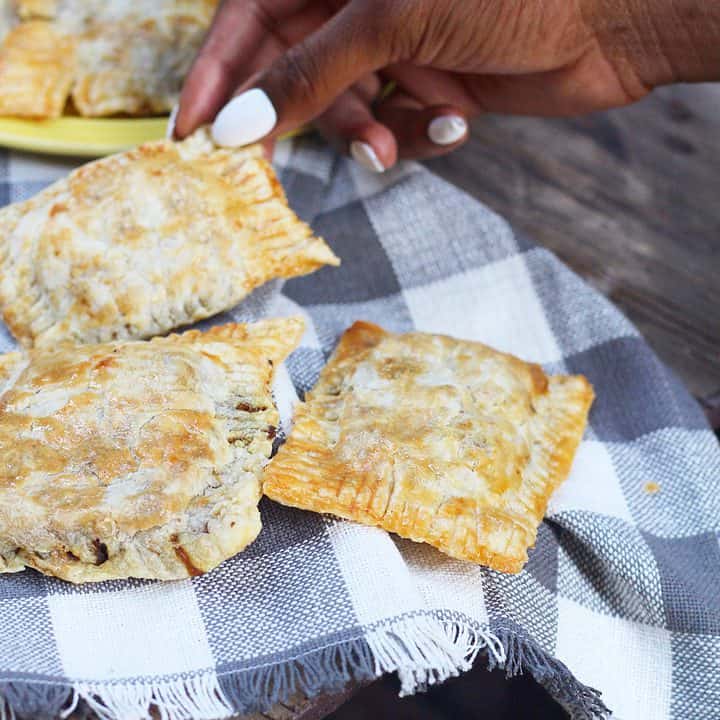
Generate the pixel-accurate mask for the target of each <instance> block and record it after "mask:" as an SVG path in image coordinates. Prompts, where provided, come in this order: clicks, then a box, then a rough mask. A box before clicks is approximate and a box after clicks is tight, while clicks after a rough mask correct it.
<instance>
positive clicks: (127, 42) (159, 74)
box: [72, 20, 205, 117]
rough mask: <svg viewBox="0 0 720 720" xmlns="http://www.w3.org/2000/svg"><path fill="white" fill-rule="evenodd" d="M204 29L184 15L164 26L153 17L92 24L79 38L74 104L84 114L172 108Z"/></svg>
mask: <svg viewBox="0 0 720 720" xmlns="http://www.w3.org/2000/svg"><path fill="white" fill-rule="evenodd" d="M204 34H205V28H204V27H203V26H200V25H194V24H188V23H186V22H185V21H183V20H181V21H179V22H177V23H174V24H172V25H171V26H170V27H168V28H167V29H164V30H162V29H161V28H160V27H159V26H158V23H157V22H155V21H154V20H151V21H148V22H147V23H144V24H137V23H136V22H134V21H132V20H126V21H124V22H117V23H115V24H113V25H110V26H101V27H97V28H90V29H88V30H87V31H85V32H84V33H83V35H82V36H81V39H80V41H79V43H78V71H77V74H76V76H75V83H74V85H73V90H72V99H73V103H74V105H75V108H76V109H77V111H78V112H79V113H80V114H81V115H84V116H86V117H102V116H107V115H118V114H124V115H158V114H160V113H163V112H167V111H169V110H170V109H171V108H172V107H173V105H174V104H176V103H177V101H178V93H179V91H180V88H181V87H182V82H183V79H184V78H185V75H186V74H187V72H188V70H189V69H190V64H191V62H192V60H193V57H194V56H195V52H196V51H197V49H198V47H199V46H200V42H201V41H202V38H203V36H204Z"/></svg>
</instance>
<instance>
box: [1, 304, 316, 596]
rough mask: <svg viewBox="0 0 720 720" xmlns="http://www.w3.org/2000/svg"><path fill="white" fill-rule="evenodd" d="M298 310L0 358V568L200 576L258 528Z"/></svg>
mask: <svg viewBox="0 0 720 720" xmlns="http://www.w3.org/2000/svg"><path fill="white" fill-rule="evenodd" d="M303 328H304V324H303V321H302V319H301V318H287V319H278V320H267V321H263V322H259V323H255V324H249V325H241V324H229V325H222V326H218V327H214V328H212V329H210V330H208V331H207V332H200V331H197V330H192V331H189V332H186V333H184V334H182V335H170V336H168V337H165V338H155V339H153V340H151V341H149V342H145V341H134V342H119V343H107V344H101V345H81V346H70V345H64V346H62V347H60V348H59V349H54V350H31V351H30V352H29V353H21V352H15V353H9V354H7V355H3V356H0V572H14V571H19V570H22V569H23V568H25V567H32V568H36V569H37V570H40V571H41V572H44V573H46V574H49V575H55V576H57V577H60V578H63V579H65V580H70V581H71V582H76V583H78V582H87V581H98V580H108V579H114V578H126V577H138V578H159V579H175V578H185V577H188V576H192V575H199V574H200V573H203V572H206V571H208V570H210V569H212V568H214V567H215V566H216V565H218V564H219V563H220V562H222V561H223V560H225V559H226V558H229V557H230V556H232V555H234V554H236V553H237V552H239V551H240V550H242V549H243V548H244V547H245V546H246V545H248V544H249V543H250V542H252V541H253V540H254V539H255V537H256V535H257V534H258V532H259V531H260V515H259V513H258V510H257V503H258V500H259V498H260V474H261V469H262V466H263V465H264V464H265V462H266V461H267V458H268V457H269V456H270V452H271V449H272V442H273V438H274V436H275V428H276V426H277V424H278V413H277V410H276V409H275V407H274V406H273V401H272V395H271V380H272V377H273V368H274V367H277V365H278V364H279V363H281V362H282V361H283V359H284V358H285V356H286V355H288V353H290V352H291V351H292V350H293V349H294V348H295V347H296V345H297V344H298V342H299V341H300V337H301V335H302V332H303Z"/></svg>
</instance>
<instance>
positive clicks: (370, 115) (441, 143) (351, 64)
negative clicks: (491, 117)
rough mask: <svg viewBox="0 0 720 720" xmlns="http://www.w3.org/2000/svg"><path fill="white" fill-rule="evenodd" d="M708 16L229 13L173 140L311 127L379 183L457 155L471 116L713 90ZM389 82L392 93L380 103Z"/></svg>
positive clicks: (640, 4)
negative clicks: (198, 133)
mask: <svg viewBox="0 0 720 720" xmlns="http://www.w3.org/2000/svg"><path fill="white" fill-rule="evenodd" d="M704 5H708V6H713V5H718V6H720V3H688V2H686V1H685V0H501V1H499V0H463V2H453V0H349V1H343V0H224V2H222V4H221V5H220V7H219V9H218V12H217V14H216V16H215V19H214V21H213V25H212V28H211V29H210V32H209V33H208V37H207V39H206V41H205V43H204V45H203V47H202V49H201V50H200V53H199V54H198V57H197V58H196V60H195V63H194V65H193V67H192V69H191V71H190V74H189V76H188V78H187V81H186V83H185V87H184V88H183V92H182V97H181V101H180V110H179V113H178V117H177V123H176V134H177V135H178V136H179V137H183V136H185V135H187V134H188V133H189V132H191V131H192V130H193V129H194V128H195V127H197V126H198V125H200V124H202V123H204V122H209V121H210V120H212V119H213V118H214V117H215V116H216V114H217V113H218V111H219V110H220V109H221V108H223V109H222V111H221V112H220V114H219V115H218V116H217V118H216V119H215V123H214V125H213V134H214V136H215V139H216V141H218V142H219V143H220V144H224V145H242V144H246V143H250V142H255V141H257V140H260V139H263V138H265V139H272V138H274V137H276V136H277V135H278V134H280V133H283V132H286V131H288V130H291V129H293V128H297V127H299V126H301V125H303V124H304V123H307V122H309V121H314V123H315V125H316V126H317V127H318V129H319V130H320V131H321V132H322V133H323V134H324V135H325V136H326V137H328V138H329V139H330V140H331V141H333V142H334V143H335V144H337V145H338V146H340V147H341V148H343V149H345V150H346V149H350V151H351V152H352V154H353V156H354V157H355V159H356V160H358V161H359V162H361V163H362V164H363V165H365V166H367V167H369V168H370V169H374V170H376V171H382V170H384V169H387V168H389V167H391V166H392V165H393V164H394V163H395V162H396V160H397V159H398V158H399V157H400V158H402V157H430V156H433V155H439V154H442V153H445V152H447V151H448V150H452V149H454V148H456V147H458V146H459V145H461V144H462V142H463V141H464V140H465V139H466V137H467V119H468V118H470V117H473V116H476V115H478V114H480V113H484V112H494V113H519V114H531V115H545V116H549V115H575V114H582V113H588V112H592V111H595V110H601V109H605V108H610V107H616V106H620V105H626V104H628V103H631V102H634V101H635V100H638V99H640V98H641V97H643V96H644V95H645V94H647V93H648V92H649V91H650V90H651V89H652V88H653V87H655V86H656V85H659V84H664V83H668V82H673V81H676V80H678V79H685V80H695V79H705V78H707V76H708V70H707V68H708V67H710V66H711V65H712V62H711V61H713V62H716V64H715V67H716V68H720V62H717V60H720V51H718V50H717V48H718V47H720V43H718V38H716V37H715V38H712V37H708V36H709V35H710V33H709V31H708V30H703V29H702V26H703V24H707V26H708V27H710V26H712V27H714V28H715V29H717V27H718V25H719V23H718V20H720V18H718V17H717V16H718V11H717V10H713V9H708V8H704V7H703V6H704ZM677 6H683V7H684V6H688V8H687V10H686V11H685V10H683V7H680V9H678V7H677ZM663 12H664V14H663ZM711 15H712V16H714V17H710V16H711ZM705 16H707V17H705ZM711 21H713V22H712V23H711ZM663 27H666V31H667V35H663V34H662V31H661V30H659V29H658V28H663ZM703 33H704V35H703ZM698 34H700V35H701V37H702V38H703V39H704V40H705V42H704V45H707V47H708V48H709V50H708V52H706V53H704V54H703V52H701V51H699V49H698ZM677 38H682V39H683V40H684V42H688V41H689V42H690V44H691V47H692V49H693V52H692V53H687V52H686V50H687V48H684V47H683V42H681V41H679V40H677ZM716 72H717V71H716ZM388 81H393V83H394V85H395V89H394V91H393V92H391V93H390V94H389V95H388V96H387V97H384V98H381V97H380V92H381V89H382V88H383V86H384V85H385V84H386V83H387V82H388ZM247 91H250V92H247ZM232 95H235V96H237V97H235V98H234V99H233V100H231V101H230V102H229V103H227V105H225V103H226V102H227V101H228V98H230V97H231V96H232ZM223 106H224V107H223Z"/></svg>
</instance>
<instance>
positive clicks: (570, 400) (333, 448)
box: [263, 322, 593, 573]
mask: <svg viewBox="0 0 720 720" xmlns="http://www.w3.org/2000/svg"><path fill="white" fill-rule="evenodd" d="M592 400H593V390H592V387H591V386H590V384H589V383H588V381H587V380H586V379H585V378H584V377H582V376H559V375H558V376H552V377H548V376H547V375H545V373H544V372H543V370H542V369H541V368H540V367H539V366H538V365H534V364H532V363H527V362H523V361H522V360H520V359H518V358H516V357H513V356H512V355H506V354H504V353H500V352H497V351H495V350H493V349H491V348H489V347H487V346H485V345H482V344H480V343H476V342H468V341H464V340H456V339H454V338H450V337H444V336H439V335H428V334H423V333H408V334H406V335H395V334H392V333H389V332H386V331H384V330H383V329H382V328H380V327H377V326H376V325H371V324H369V323H365V322H357V323H355V324H354V325H353V326H352V327H351V328H350V329H349V330H348V331H347V332H346V333H345V335H343V337H342V339H341V340H340V344H339V345H338V348H337V350H336V351H335V354H334V355H333V357H332V358H331V359H330V361H329V363H328V364H327V366H326V367H325V368H324V370H323V371H322V373H321V375H320V379H319V381H318V384H317V385H316V386H315V388H314V389H313V390H312V392H311V393H309V394H308V397H307V399H306V402H305V403H304V404H302V405H300V406H299V407H298V409H297V411H296V417H295V422H294V426H293V429H292V432H291V433H290V437H289V439H288V441H287V442H286V443H285V445H283V446H282V447H281V448H280V450H279V451H278V454H277V455H276V456H275V458H274V459H273V460H272V461H271V462H270V464H269V465H268V466H267V468H266V470H265V473H264V476H263V491H264V493H265V494H266V495H267V496H268V497H270V498H272V499H273V500H277V501H278V502H281V503H284V504H286V505H292V506H295V507H300V508H305V509H308V510H314V511H317V512H327V513H333V514H335V515H338V516H340V517H344V518H348V519H350V520H355V521H357V522H361V523H365V524H368V525H378V526H380V527H382V528H385V529H386V530H389V531H392V532H395V533H397V534H398V535H402V536H403V537H406V538H410V539H411V540H416V541H422V542H426V543H430V544H431V545H434V546H435V547H437V548H439V549H440V550H442V551H443V552H445V553H447V554H448V555H451V556H453V557H456V558H461V559H466V560H471V561H473V562H477V563H482V564H483V565H488V566H489V567H491V568H494V569H496V570H500V571H503V572H511V573H516V572H519V571H520V570H521V569H522V567H523V566H524V564H525V562H526V560H527V550H528V548H530V547H531V546H532V545H533V544H534V542H535V536H536V533H537V527H538V525H539V524H540V522H541V520H542V518H543V515H544V513H545V508H546V506H547V502H548V499H549V497H550V494H551V493H552V492H553V490H554V489H555V488H556V487H557V486H558V485H559V484H560V483H561V482H562V481H563V480H564V479H565V477H566V476H567V475H568V472H569V470H570V466H571V463H572V460H573V456H574V454H575V451H576V448H577V446H578V444H579V442H580V440H581V438H582V435H583V431H584V428H585V424H586V420H587V414H588V410H589V408H590V404H591V403H592Z"/></svg>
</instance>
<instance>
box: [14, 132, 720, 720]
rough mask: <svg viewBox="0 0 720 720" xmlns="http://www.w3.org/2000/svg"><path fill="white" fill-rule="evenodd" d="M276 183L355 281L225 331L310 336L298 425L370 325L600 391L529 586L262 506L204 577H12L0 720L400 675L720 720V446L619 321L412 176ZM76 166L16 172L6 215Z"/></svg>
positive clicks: (321, 159)
mask: <svg viewBox="0 0 720 720" xmlns="http://www.w3.org/2000/svg"><path fill="white" fill-rule="evenodd" d="M278 165H279V167H281V168H282V179H283V182H284V185H285V187H286V188H287V190H288V194H289V197H290V200H291V203H292V205H293V206H294V207H295V209H296V210H297V211H298V212H299V214H300V215H301V216H302V217H304V218H306V219H307V220H309V221H310V222H311V223H312V225H313V226H314V228H315V230H316V231H317V232H318V233H320V234H321V235H323V236H324V237H325V238H326V239H327V240H328V242H329V243H330V245H332V247H333V249H334V250H335V252H336V253H337V254H338V255H339V256H340V257H341V258H342V260H343V264H342V266H341V267H340V268H326V269H323V270H321V271H320V272H318V273H315V274H314V275H311V276H309V277H306V278H302V279H297V280H293V281H290V282H288V283H286V284H285V285H284V286H283V285H281V284H280V283H270V284H269V285H267V286H265V287H264V288H262V289H260V290H259V291H258V292H256V293H255V294H254V295H253V296H251V297H250V298H248V300H246V301H245V302H244V303H242V304H241V305H240V306H238V307H237V308H236V309H234V310H233V311H231V312H229V313H226V314H225V315H224V316H222V317H220V318H217V319H215V320H213V322H219V321H223V320H227V319H243V320H244V319H248V318H250V319H254V318H257V317H260V316H271V315H280V314H290V313H297V312H303V313H304V314H305V315H306V317H307V318H308V320H309V321H310V322H309V328H310V329H309V331H308V332H307V333H306V337H305V338H304V341H303V344H302V347H301V348H300V349H299V350H298V351H297V352H296V353H295V354H294V355H293V356H292V357H291V358H290V360H289V361H288V363H287V369H288V371H289V377H290V378H291V379H292V384H291V383H290V382H289V381H288V380H287V378H288V374H285V375H284V377H285V380H286V381H285V382H284V383H283V382H282V379H283V377H282V375H281V381H280V383H279V390H278V396H279V399H280V402H281V406H282V407H283V408H284V409H285V414H286V415H287V408H288V407H289V405H290V403H291V401H292V395H293V390H292V385H294V388H295V389H296V390H297V391H298V393H300V394H301V395H302V393H303V392H304V391H305V390H307V389H308V388H310V387H311V386H312V385H313V384H314V382H315V380H316V378H317V375H318V372H319V370H320V368H321V367H322V365H323V363H324V362H325V360H326V358H327V357H328V355H329V353H330V352H331V351H332V349H333V347H334V345H335V343H336V342H337V339H338V337H339V335H340V333H341V332H342V331H343V330H344V329H345V328H346V327H347V326H348V325H349V324H350V323H351V322H352V321H354V320H356V319H358V318H363V319H367V320H370V321H373V322H376V323H379V324H381V325H384V326H385V327H387V328H388V329H390V330H396V331H404V330H410V329H412V328H418V329H421V330H426V331H430V332H440V333H446V334H452V335H456V336H458V337H462V338H468V339H474V340H481V341H482V342H485V343H487V344H489V345H492V346H494V347H496V348H498V349H501V350H505V351H509V352H512V353H515V354H517V355H519V356H520V357H523V358H525V359H527V360H533V361H537V362H540V363H542V364H543V365H544V367H545V368H546V369H547V370H548V371H550V372H571V373H584V374H585V375H587V376H588V377H589V378H590V380H591V381H592V383H593V385H594V386H595V388H596V391H597V400H596V402H595V405H594V407H593V410H592V412H591V416H590V428H589V431H588V433H587V435H586V438H585V440H584V442H583V443H582V445H581V447H580V450H579V452H578V456H577V459H576V462H575V465H574V468H573V471H572V474H571V476H570V478H569V479H568V481H567V482H566V483H565V484H564V485H563V486H562V487H561V488H560V489H559V490H558V492H557V493H556V494H555V496H554V498H553V500H552V503H551V507H550V509H549V512H548V516H547V519H546V520H545V521H544V523H543V524H542V526H541V527H540V532H539V535H538V540H537V546H536V548H535V550H534V551H532V552H531V554H530V561H529V562H528V565H527V567H526V568H525V570H524V571H523V572H522V573H521V574H520V575H517V576H507V575H502V574H500V573H496V572H493V571H491V570H487V569H485V568H481V567H477V566H475V565H471V564H467V563H464V562H460V561H457V560H453V559H451V558H448V557H445V556H443V555H442V554H440V553H439V552H437V551H435V550H434V549H433V548H430V547H427V546H424V545H418V544H415V543H412V542H409V541H404V540H399V539H397V538H394V537H391V536H389V535H388V534H386V533H384V532H383V531H381V530H377V529H371V528H365V527H361V526H357V525H354V524H352V523H347V522H341V521H336V520H333V519H330V518H326V517H322V516H320V515H314V514H311V513H306V512H301V511H297V510H292V509H288V508H284V507H282V506H280V505H276V504H273V503H271V502H268V501H263V503H262V505H261V509H262V514H263V523H264V528H263V531H262V533H261V534H260V536H259V538H258V539H257V541H256V542H255V543H254V544H253V545H251V546H250V547H249V548H248V549H247V550H246V551H245V552H243V553H241V554H240V555H238V556H237V557H235V558H233V559H231V560H229V561H227V562H226V563H224V564H223V565H222V566H221V567H220V568H218V569H217V570H215V571H213V572H212V573H210V574H208V575H206V576H204V577H199V578H194V579H192V580H186V581H182V582H172V583H161V582H146V581H127V582H107V583H102V584H98V585H86V586H82V587H75V586H71V585H69V584H66V583H63V582H61V581H59V580H55V579H52V578H47V577H44V576H42V575H40V574H37V573H35V572H33V571H30V570H28V571H25V572H23V573H19V574H15V575H7V576H0V695H1V696H2V698H4V705H3V707H4V713H5V714H4V715H3V711H0V716H1V717H7V716H8V715H9V714H10V712H11V710H12V711H14V712H15V713H17V714H25V715H27V716H30V717H33V718H38V717H41V716H44V715H50V716H54V715H59V714H60V713H61V712H62V711H66V712H67V711H69V710H72V708H74V707H76V706H77V705H78V704H80V705H82V706H84V707H88V706H89V707H90V708H92V709H93V710H94V711H95V712H97V713H98V714H99V715H100V716H101V717H103V718H117V719H120V720H128V719H130V718H150V717H151V715H150V708H151V706H154V708H155V712H156V713H159V716H160V717H162V718H166V719H167V720H175V719H179V718H193V719H199V718H219V717H223V716H227V715H229V714H232V713H234V712H239V711H249V710H253V709H256V708H258V707H263V706H266V705H267V704H269V703H272V702H273V701H275V700H277V699H282V698H284V697H286V696H287V695H288V694H289V693H290V692H292V691H293V689H299V690H302V691H304V692H306V693H309V694H312V693H315V692H319V691H322V690H332V689H335V688H339V687H340V686H342V685H343V684H344V683H345V682H346V681H347V680H349V679H350V678H352V677H355V678H360V679H367V678H371V677H375V676H377V675H379V674H382V673H384V672H397V673H399V675H400V678H401V681H402V685H403V689H404V691H405V692H413V691H414V690H416V689H417V688H419V687H422V686H424V685H427V684H428V683H432V682H439V681H442V680H443V679H445V678H446V677H448V676H450V675H453V674H456V673H457V672H459V671H461V670H463V669H466V668H468V667H469V665H470V663H471V662H472V661H473V659H474V658H475V657H476V656H477V662H482V663H486V664H488V665H490V666H497V665H500V666H504V667H506V668H507V670H508V672H510V673H515V672H519V671H525V672H529V673H531V674H532V675H534V676H535V677H536V678H537V679H538V680H539V681H540V682H541V683H543V684H544V685H545V686H546V687H547V688H548V689H549V690H550V692H551V693H552V694H553V695H554V696H555V697H556V698H557V699H558V700H559V701H560V702H561V703H562V704H563V705H564V707H565V708H567V710H568V711H569V713H570V714H571V715H572V716H573V717H576V718H587V717H595V716H601V715H603V714H604V713H605V709H604V708H605V707H607V708H609V709H610V710H611V711H612V712H613V715H614V716H616V717H618V718H622V720H635V719H639V718H643V719H645V718H647V719H648V720H650V719H652V720H663V719H665V718H674V719H677V720H692V719H697V720H701V719H702V720H711V719H717V718H720V544H719V542H718V540H719V534H718V530H719V529H720V448H719V447H718V443H717V440H716V439H715V437H714V436H713V434H712V433H711V432H710V431H709V429H708V427H707V426H706V422H705V419H704V417H703V415H702V413H701V411H700V410H699V408H698V407H697V406H696V404H695V402H694V401H693V400H692V398H691V397H690V396H689V395H688V393H687V392H686V390H685V389H684V388H683V387H682V385H681V384H680V383H679V382H678V380H677V379H676V378H675V377H674V376H673V375H672V373H671V372H669V371H668V369H667V368H666V367H664V366H663V364H662V363H661V362H660V361H659V360H658V359H657V357H656V356H655V355H654V354H653V353H652V351H651V350H650V349H649V348H648V346H647V345H646V344H645V342H644V341H643V339H642V338H641V337H640V336H639V335H638V332H637V330H636V329H635V328H634V327H633V326H632V325H631V324H630V323H629V322H628V321H627V320H626V319H625V318H624V317H623V316H622V315H621V314H620V313H619V312H618V311H617V310H616V309H615V308H614V307H613V306H612V305H611V304H610V303H609V302H608V301H606V300H605V299H604V298H603V297H601V296H600V295H598V294H597V293H596V292H594V291H593V290H591V289H590V288H589V287H588V286H587V285H586V284H585V283H584V282H583V281H582V280H580V279H579V278H578V277H576V276H575V275H574V274H573V273H572V272H570V271H569V270H568V269H567V268H566V267H564V266H563V265H562V264H561V263H560V262H558V260H557V259H556V258H555V257H553V256H552V255H551V254H550V253H549V252H547V251H545V250H543V249H540V248H537V247H534V246H533V245H531V244H530V243H529V242H527V241H526V240H525V239H523V238H522V237H520V236H518V235H516V234H515V233H514V232H513V231H512V230H511V228H510V227H509V226H508V225H507V223H505V222H504V221H503V220H502V219H501V218H499V217H498V216H496V215H495V214H493V213H492V212H490V211H489V210H488V209H487V208H485V207H483V206H482V205H480V204H478V203H477V202H475V201H474V200H472V199H470V198H469V197H467V196H465V195H464V194H463V193H461V192H459V191H458V190H457V189H455V188H453V187H452V186H450V185H448V184H446V183H445V182H443V181H442V180H440V179H438V178H437V177H434V176H433V175H431V174H430V173H429V172H427V171H426V170H424V169H423V168H421V167H420V166H417V165H404V166H402V167H400V168H398V169H396V170H394V171H392V172H389V173H387V174H386V175H385V176H381V177H375V176H373V177H371V176H370V175H369V174H367V173H366V172H365V171H363V170H362V169H359V168H357V167H355V166H354V165H353V164H352V163H350V162H348V161H347V160H345V159H341V158H338V157H337V156H335V155H333V154H332V153H331V152H329V151H328V150H326V149H324V148H323V147H322V146H320V145H319V144H317V143H316V142H315V141H313V140H312V139H309V140H308V139H305V140H303V141H301V142H300V143H296V144H294V145H289V144H284V145H281V146H280V148H279V151H278ZM70 167H71V164H70V163H68V162H67V161H58V160H50V159H48V158H35V157H30V156H24V155H20V154H2V155H0V204H3V203H7V202H13V201H17V200H22V199H25V198H27V197H29V196H30V195H32V194H34V193H35V192H37V191H38V190H39V189H40V188H41V187H43V186H45V185H46V184H48V182H50V181H52V180H54V179H56V178H57V177H60V176H62V175H63V174H65V173H66V172H67V171H68V169H69V168H70ZM12 346H13V341H12V340H11V338H10V336H9V335H8V334H7V332H6V331H4V330H3V331H2V333H0V349H9V348H10V347H12ZM653 483H654V484H655V485H656V486H653V485H652V484H653ZM652 490H656V491H655V492H652ZM593 689H594V690H593ZM600 694H601V695H600Z"/></svg>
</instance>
